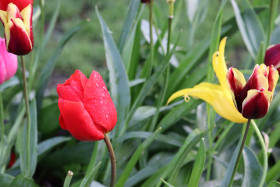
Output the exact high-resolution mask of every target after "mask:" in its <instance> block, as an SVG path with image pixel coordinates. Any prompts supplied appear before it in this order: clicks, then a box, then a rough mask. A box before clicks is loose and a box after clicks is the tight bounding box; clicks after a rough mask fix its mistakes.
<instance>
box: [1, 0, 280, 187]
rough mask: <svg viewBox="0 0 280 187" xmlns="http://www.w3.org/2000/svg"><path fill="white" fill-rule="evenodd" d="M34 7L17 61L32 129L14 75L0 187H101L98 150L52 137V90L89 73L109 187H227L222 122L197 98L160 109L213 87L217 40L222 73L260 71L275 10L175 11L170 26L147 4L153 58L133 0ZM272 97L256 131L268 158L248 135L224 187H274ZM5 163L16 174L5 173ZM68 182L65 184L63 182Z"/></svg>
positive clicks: (279, 165)
mask: <svg viewBox="0 0 280 187" xmlns="http://www.w3.org/2000/svg"><path fill="white" fill-rule="evenodd" d="M43 2H44V1H43V0H41V1H40V5H37V4H36V3H38V2H35V4H34V7H35V8H36V11H34V12H35V14H36V15H37V17H36V19H35V20H34V25H33V27H34V28H33V30H34V35H35V47H34V50H33V52H32V53H31V55H28V56H26V57H24V58H25V59H26V62H27V66H28V68H27V75H28V91H29V92H30V95H29V98H30V114H31V123H30V124H27V120H26V116H25V113H26V111H25V107H24V102H23V98H22V93H23V91H22V82H23V81H22V78H21V71H18V73H17V75H16V76H15V77H13V78H12V79H11V80H9V81H7V82H5V83H3V84H2V85H1V91H2V96H3V106H4V108H3V109H4V110H3V113H2V114H3V116H4V119H0V120H2V121H3V122H4V123H5V125H4V130H2V131H1V133H2V132H3V134H4V136H3V138H2V139H3V142H1V144H0V158H1V160H0V186H32V187H33V186H38V185H40V186H41V185H46V184H50V185H52V186H63V185H64V186H75V187H76V186H77V187H78V186H90V185H95V186H102V187H103V186H109V182H110V175H111V174H110V160H109V155H108V151H107V148H106V146H105V144H104V142H103V141H99V142H94V143H93V142H78V141H76V140H75V139H74V138H72V136H71V135H70V134H69V133H68V132H67V131H65V130H62V129H61V128H60V126H59V116H60V112H59V108H58V101H57V99H58V96H57V93H56V85H57V84H58V83H62V82H64V81H65V79H66V78H68V77H69V75H70V74H72V73H73V72H74V70H75V69H80V70H81V71H82V72H84V73H85V74H86V75H87V76H88V75H89V74H90V73H91V72H92V71H93V70H97V71H99V72H100V74H101V75H102V76H103V78H104V80H105V83H106V85H107V87H108V90H109V91H110V94H111V97H112V100H113V102H114V104H115V106H116V109H117V113H118V122H117V124H116V127H115V129H114V130H113V131H112V132H111V133H108V136H109V137H110V139H111V141H112V143H113V148H114V150H115V155H116V160H117V180H116V186H117V187H122V186H125V187H131V186H142V187H151V186H152V187H153V186H155V187H159V186H163V185H165V186H169V187H172V186H190V187H196V186H210V185H214V186H230V185H231V184H230V183H231V181H230V180H231V175H232V173H233V167H234V164H235V161H236V157H237V151H238V149H239V146H240V143H239V144H238V140H240V138H241V137H242V125H240V124H235V123H233V122H229V121H227V120H225V119H223V118H221V117H220V116H218V115H216V113H215V112H214V110H212V111H211V110H209V109H210V107H209V106H207V107H206V105H205V104H202V102H203V101H202V100H199V99H197V98H190V100H189V101H188V102H187V103H186V102H184V101H183V98H182V99H180V100H179V99H178V100H176V102H173V103H169V104H168V105H165V104H166V103H165V102H166V101H167V99H168V98H169V97H170V95H171V94H172V93H174V92H176V91H178V90H180V89H184V88H192V87H193V86H195V85H197V84H199V83H201V82H206V81H207V82H212V83H216V82H217V79H216V78H215V77H214V72H213V68H212V55H213V53H214V52H215V51H217V49H218V44H219V42H220V40H221V39H222V38H223V37H228V39H227V41H228V42H227V47H226V51H225V56H226V61H227V62H228V63H229V64H230V65H234V66H237V67H242V68H243V69H242V72H245V77H246V78H248V77H249V72H250V73H251V72H252V67H253V66H254V65H255V64H260V63H263V60H264V55H265V51H266V49H267V46H268V45H269V44H270V43H273V44H275V43H277V42H280V40H279V35H280V34H279V32H280V25H279V20H278V19H279V18H276V12H277V7H276V8H275V6H277V3H278V0H271V1H253V2H252V1H248V0H244V1H235V0H231V2H229V1H227V0H223V1H210V0H198V1H194V0H185V1H179V0H178V1H176V2H175V4H174V18H173V19H172V21H170V18H169V19H168V8H169V7H168V4H167V3H166V1H165V0H159V1H154V4H153V15H154V18H153V20H152V23H153V27H152V30H153V39H154V43H153V45H152V47H153V53H154V54H153V53H151V50H150V43H151V41H150V31H149V22H148V21H147V20H148V17H149V16H148V15H149V6H150V5H149V4H142V3H141V2H140V1H139V0H124V1H122V2H118V1H108V0H107V1H106V0H95V1H86V0H81V1H75V0H67V1H65V0H56V1H48V2H47V1H45V4H44V3H43ZM278 8H279V7H278ZM169 21H170V22H171V26H170V27H169V25H168V22H169ZM170 22H169V23H170ZM98 23H99V24H98ZM169 28H172V29H171V32H169V31H170V30H169ZM0 32H1V34H2V33H3V32H2V29H1V28H0ZM168 33H169V34H170V33H171V36H170V38H171V40H170V46H169V47H170V51H169V53H168V54H166V51H167V45H168V44H167V43H168ZM152 54H153V56H152ZM151 58H153V64H151ZM150 70H151V74H149V72H150ZM167 71H169V72H168V74H167ZM169 74H170V76H167V75H169ZM165 90H166V94H164V93H165ZM278 91H279V85H278V86H277V88H276V91H275V92H276V94H275V96H274V98H273V102H272V103H271V105H270V109H269V111H268V113H267V115H266V116H265V117H264V118H262V119H259V120H256V122H257V124H258V128H259V129H260V131H262V132H265V133H266V134H267V135H264V137H265V143H266V144H267V147H264V146H263V145H264V144H263V141H262V137H261V135H260V133H259V134H258V133H257V132H256V131H254V130H253V129H252V130H251V131H250V136H249V137H248V139H247V141H246V146H247V147H245V149H244V150H243V156H242V157H243V159H241V161H240V163H239V167H238V168H237V174H236V175H235V178H234V180H233V184H232V185H233V186H259V185H261V184H263V182H264V179H266V184H265V186H268V187H274V186H279V182H277V181H278V180H279V179H280V172H279V171H280V160H279V158H280V155H279V151H278V149H279V133H280V126H279V125H280V124H279V120H280V117H279V115H278V114H279V102H280V94H279V92H278ZM163 92H164V93H163ZM186 99H187V96H186ZM0 116H1V115H0ZM81 128H82V127H81ZM155 129H157V130H155ZM1 135H2V134H1ZM266 151H267V152H266ZM270 151H272V152H270ZM14 154H15V156H16V162H15V164H14V165H13V166H12V167H10V166H9V167H8V164H9V161H10V160H11V155H14ZM266 155H267V156H268V160H266V157H265V156H266ZM266 163H267V165H268V171H267V172H266ZM68 170H71V171H73V172H74V176H73V177H72V174H71V175H67V177H66V178H65V174H66V173H67V172H68Z"/></svg>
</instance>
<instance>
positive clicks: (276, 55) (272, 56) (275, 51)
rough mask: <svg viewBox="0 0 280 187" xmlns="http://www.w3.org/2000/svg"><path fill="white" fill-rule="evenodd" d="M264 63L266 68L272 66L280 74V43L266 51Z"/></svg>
mask: <svg viewBox="0 0 280 187" xmlns="http://www.w3.org/2000/svg"><path fill="white" fill-rule="evenodd" d="M264 63H265V65H267V66H270V65H273V66H274V67H275V68H276V69H277V70H278V72H279V73H280V43H279V44H277V45H274V46H272V47H270V48H268V49H267V50H266V52H265V57H264Z"/></svg>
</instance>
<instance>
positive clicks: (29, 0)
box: [0, 0, 33, 11]
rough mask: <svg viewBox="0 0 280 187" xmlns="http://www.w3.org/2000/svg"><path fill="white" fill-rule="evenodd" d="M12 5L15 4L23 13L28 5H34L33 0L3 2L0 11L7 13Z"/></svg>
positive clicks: (3, 0) (0, 2)
mask: <svg viewBox="0 0 280 187" xmlns="http://www.w3.org/2000/svg"><path fill="white" fill-rule="evenodd" d="M10 3H14V4H15V5H17V7H18V9H19V10H20V11H21V10H23V9H24V8H25V7H27V6H28V5H30V4H33V0H1V1H0V10H4V11H6V10H7V7H8V4H10Z"/></svg>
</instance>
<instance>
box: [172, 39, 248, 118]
mask: <svg viewBox="0 0 280 187" xmlns="http://www.w3.org/2000/svg"><path fill="white" fill-rule="evenodd" d="M225 44H226V38H224V39H223V40H222V41H221V43H220V46H219V51H217V52H215V53H214V55H213V61H212V65H213V68H214V71H215V73H216V75H217V78H218V80H219V83H220V84H212V83H208V82H203V83H200V84H198V85H196V86H194V87H193V88H187V89H183V90H180V91H177V92H175V93H174V94H172V95H171V96H170V98H169V99H168V101H167V103H169V102H171V101H173V100H174V99H176V98H178V97H181V96H185V98H186V97H188V96H193V97H196V98H199V99H202V100H204V101H206V102H207V103H209V104H210V105H212V106H213V108H214V110H215V111H216V112H217V113H218V114H219V115H220V116H222V117H224V118H225V119H228V120H230V121H233V122H236V123H245V122H246V121H247V119H246V118H244V117H243V116H242V115H241V113H240V112H239V111H238V110H237V109H236V107H235V105H234V102H233V99H232V96H231V90H230V88H229V86H228V83H227V78H226V76H227V66H226V63H225V58H224V50H225Z"/></svg>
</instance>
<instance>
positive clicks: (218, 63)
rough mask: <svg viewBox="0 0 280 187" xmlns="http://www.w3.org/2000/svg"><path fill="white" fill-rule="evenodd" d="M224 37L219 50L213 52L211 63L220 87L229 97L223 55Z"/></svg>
mask: <svg viewBox="0 0 280 187" xmlns="http://www.w3.org/2000/svg"><path fill="white" fill-rule="evenodd" d="M226 39H227V38H223V39H222V41H221V42H220V46H219V51H217V52H216V53H214V55H213V60H212V64H213V68H214V71H215V73H216V76H217V78H218V80H219V82H220V85H221V86H222V89H223V90H224V92H225V93H226V95H227V97H230V90H229V87H228V83H227V79H226V76H227V72H228V70H227V66H226V62H225V56H224V53H225V45H226Z"/></svg>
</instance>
